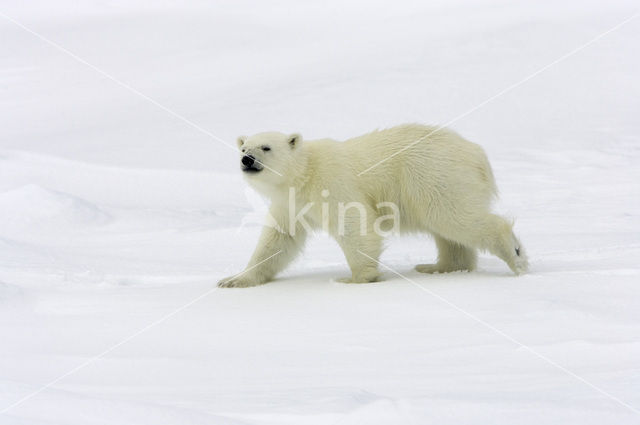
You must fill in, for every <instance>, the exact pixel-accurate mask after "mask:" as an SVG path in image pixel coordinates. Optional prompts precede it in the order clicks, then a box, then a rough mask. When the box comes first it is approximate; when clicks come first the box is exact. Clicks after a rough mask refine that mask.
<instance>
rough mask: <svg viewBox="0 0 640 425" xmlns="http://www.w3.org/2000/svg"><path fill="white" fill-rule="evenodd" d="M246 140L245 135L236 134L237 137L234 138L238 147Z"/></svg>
mask: <svg viewBox="0 0 640 425" xmlns="http://www.w3.org/2000/svg"><path fill="white" fill-rule="evenodd" d="M246 141H247V136H238V138H237V139H236V143H237V144H238V147H239V148H241V147H242V145H244V142H246Z"/></svg>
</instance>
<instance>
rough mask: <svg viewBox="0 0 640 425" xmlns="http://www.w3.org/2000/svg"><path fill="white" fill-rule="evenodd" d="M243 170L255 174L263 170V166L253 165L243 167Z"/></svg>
mask: <svg viewBox="0 0 640 425" xmlns="http://www.w3.org/2000/svg"><path fill="white" fill-rule="evenodd" d="M242 171H243V172H245V173H249V174H255V173H258V172H260V171H262V168H256V167H255V166H253V165H252V166H251V167H242Z"/></svg>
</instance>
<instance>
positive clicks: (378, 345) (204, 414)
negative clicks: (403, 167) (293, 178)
mask: <svg viewBox="0 0 640 425" xmlns="http://www.w3.org/2000/svg"><path fill="white" fill-rule="evenodd" d="M0 6H1V7H0V12H2V13H3V14H6V15H7V16H10V17H11V18H13V19H15V20H17V21H18V22H20V23H22V24H23V25H25V26H27V27H28V28H30V29H32V30H34V31H36V32H37V33H39V34H41V35H42V36H43V37H46V38H47V39H49V40H51V41H53V42H54V43H56V44H58V45H60V46H62V47H63V48H65V49H68V50H69V51H70V52H72V53H73V54H76V55H78V57H80V58H82V59H83V60H85V61H87V62H88V63H90V64H92V65H94V66H96V67H98V68H99V69H101V70H103V71H104V72H106V73H107V74H109V75H111V76H113V77H114V78H116V79H118V80H120V81H122V82H124V83H125V84H128V85H129V86H131V87H133V88H135V89H136V90H138V91H140V92H141V93H143V94H145V95H147V96H149V97H150V98H151V99H153V100H154V101H156V102H158V103H159V104H161V105H163V106H165V107H166V108H168V109H170V110H172V111H175V112H176V113H177V114H179V115H181V116H183V117H185V118H186V119H188V120H189V121H191V122H192V123H194V124H195V125H197V126H200V127H202V128H204V129H206V130H207V131H208V132H211V133H212V134H215V135H216V136H218V137H220V138H222V139H224V140H227V141H230V142H231V143H232V144H233V140H234V138H235V137H236V136H237V135H239V134H250V133H253V132H257V131H263V130H272V129H273V130H282V131H299V132H301V133H302V134H303V135H304V136H305V137H306V138H308V139H312V138H315V137H334V138H338V139H343V138H346V137H349V136H353V135H358V134H361V133H364V132H366V131H370V130H372V129H374V128H376V127H385V126H390V125H394V124H399V123H403V122H412V121H416V122H423V123H428V124H439V123H445V122H448V121H449V120H451V119H453V118H455V117H456V116H458V115H460V114H462V113H464V112H466V111H468V110H469V109H471V108H473V107H474V106H476V105H477V104H479V103H480V102H482V101H484V100H485V99H487V98H489V97H491V96H493V95H494V94H496V93H498V92H500V91H501V90H503V89H504V88H505V87H508V86H509V85H511V84H514V83H516V82H518V81H520V80H522V79H523V78H525V77H527V76H528V75H530V74H531V73H533V72H535V71H537V70H538V69H540V68H542V67H543V66H545V65H547V64H549V63H550V62H552V61H554V60H556V59H558V58H559V57H561V56H563V55H565V54H566V53H568V52H570V51H572V50H573V49H575V48H576V47H578V46H581V45H582V44H584V43H585V42H587V41H589V40H591V39H593V38H594V37H596V36H598V35H599V34H601V33H603V32H604V31H606V30H608V29H610V28H612V27H614V26H615V25H617V24H618V23H620V22H622V21H623V20H625V19H626V18H629V17H630V16H632V15H633V14H634V13H636V10H637V6H638V5H637V2H634V1H607V2H605V1H581V2H577V1H571V2H552V1H525V2H505V1H496V0H481V1H474V2H466V1H460V0H455V1H443V0H442V1H436V2H420V1H415V2H405V1H395V2H393V3H388V2H381V1H369V2H366V3H357V2H356V3H352V2H343V1H333V0H331V1H323V2H315V3H309V2H294V1H289V0H282V1H278V2H274V3H272V4H266V3H253V2H246V1H233V2H231V1H229V2H226V1H225V2H222V1H221V2H205V1H202V2H200V1H193V2H189V3H188V4H184V3H183V2H178V1H171V0H168V1H162V2H148V3H143V2H139V1H124V0H110V1H106V2H75V1H71V0H60V1H56V2H49V1H45V0H34V1H29V2H21V1H17V0H3V1H2V2H1V3H0ZM639 37H640V19H634V20H632V21H630V22H629V23H627V24H626V25H624V26H622V27H620V28H619V29H617V30H615V31H613V32H611V33H609V34H607V35H605V36H604V37H602V38H601V39H599V40H597V41H596V42H594V43H593V44H592V45H590V46H588V47H587V48H585V49H584V50H581V51H579V52H577V53H576V54H575V55H572V56H571V57H569V58H567V59H566V60H563V61H562V62H560V63H558V64H556V65H554V66H552V67H550V68H549V69H547V70H545V71H544V72H542V73H540V74H539V75H537V76H535V77H534V78H532V79H531V80H529V81H527V82H526V83H524V84H523V85H521V86H518V87H517V88H514V89H513V90H511V91H509V92H508V93H506V94H504V95H502V96H500V97H499V98H497V99H495V100H493V101H492V102H490V103H488V104H487V105H485V106H484V107H482V108H480V109H479V110H477V111H474V112H473V113H471V114H469V115H467V116H465V117H464V118H463V119H461V120H459V121H457V122H456V123H455V124H454V125H452V127H453V128H454V129H456V130H458V131H460V132H461V133H462V134H464V135H465V136H466V137H468V138H470V139H471V140H474V141H476V142H478V143H480V144H482V145H483V146H484V147H485V148H486V150H487V152H488V154H489V156H490V158H491V160H492V163H493V166H494V169H495V174H496V178H497V180H498V186H499V187H500V190H501V201H500V203H499V205H498V209H499V211H501V212H503V213H505V214H507V215H510V216H513V217H517V224H516V230H517V232H518V234H519V235H520V237H521V239H522V240H523V242H524V243H525V246H526V247H527V250H528V253H529V255H530V257H531V263H532V270H531V273H530V274H528V275H525V276H522V277H514V276H512V275H511V273H510V272H509V271H508V269H507V267H506V266H505V265H504V264H503V263H501V262H500V261H499V260H497V259H496V258H493V257H490V256H483V257H482V258H481V261H480V269H479V271H477V272H474V273H469V274H460V273H458V274H450V275H436V276H428V275H420V274H418V273H416V272H414V271H413V270H412V267H413V266H414V265H415V264H417V263H419V262H425V261H429V260H431V259H433V258H434V257H435V255H436V252H435V249H434V246H433V243H432V241H430V240H428V239H427V238H420V237H414V238H403V239H398V240H393V241H390V243H389V249H388V250H387V251H386V252H385V254H384V256H383V258H382V261H383V262H384V263H385V264H388V265H389V266H391V267H392V268H393V269H395V270H397V271H399V272H400V273H402V274H404V275H406V276H407V277H408V278H409V279H411V280H413V281H414V282H415V283H416V284H417V285H420V286H421V287H422V290H421V288H419V287H417V286H416V285H415V284H414V283H411V282H409V281H407V280H404V279H402V278H400V277H398V276H397V275H395V274H394V273H392V272H389V271H387V272H386V273H385V276H386V280H385V281H384V282H381V283H376V284H370V285H344V284H339V283H336V282H335V281H333V280H332V279H333V278H335V277H341V276H344V275H346V274H347V273H348V271H347V267H346V264H345V261H344V259H343V257H342V255H341V253H340V252H339V249H338V247H337V245H336V244H335V243H334V242H333V241H331V240H330V239H328V238H327V237H325V236H322V235H319V236H317V237H316V238H314V239H313V240H312V241H311V242H310V244H309V246H308V248H307V250H306V252H305V255H304V256H303V257H302V258H301V259H300V260H299V261H298V262H296V263H295V265H294V266H293V267H292V268H291V269H289V270H288V271H287V272H286V273H285V274H284V275H283V276H282V277H280V278H279V279H278V280H277V281H275V282H273V283H270V284H268V285H265V286H261V287H257V288H252V289H246V290H223V289H215V283H216V281H217V280H218V279H219V278H221V277H223V276H226V275H229V274H232V273H235V272H237V271H240V270H241V269H242V268H243V266H244V265H245V263H246V261H247V260H248V257H249V255H250V251H251V250H252V249H253V246H254V244H255V241H256V239H257V237H258V233H259V224H258V223H259V217H260V215H261V211H263V210H264V205H262V202H261V201H260V199H259V198H257V197H256V195H255V194H253V193H252V192H250V191H248V190H246V187H245V185H244V184H243V183H242V180H241V176H240V175H239V171H238V170H237V168H238V164H237V157H236V153H235V152H234V151H233V149H230V148H229V147H228V146H224V145H223V144H222V143H220V142H219V141H217V140H214V139H213V138H212V137H210V136H209V135H207V134H204V133H202V132H200V131H198V130H197V129H195V128H194V127H193V126H190V125H189V124H187V123H186V122H185V121H182V120H180V119H178V118H176V116H172V115H171V114H170V113H168V112H167V111H165V110H163V109H161V108H160V107H158V106H157V105H156V104H153V103H152V102H150V101H149V100H148V99H144V98H142V97H140V96H139V95H136V94H134V93H132V92H131V91H129V90H127V89H125V88H124V87H123V86H122V85H118V84H117V83H116V82H114V81H113V80H111V79H109V78H107V77H106V76H105V75H103V74H100V73H99V72H97V71H96V70H94V69H92V68H90V67H89V66H87V65H86V64H83V63H80V62H78V61H77V60H75V59H74V58H72V57H70V56H69V55H68V54H65V53H64V52H62V51H61V50H59V49H56V48H55V47H54V46H52V45H51V44H47V43H46V42H44V41H43V40H42V39H39V38H38V37H36V36H35V35H34V34H32V33H29V32H28V31H26V30H25V29H23V28H20V27H19V26H18V25H16V24H15V23H12V22H10V21H9V20H8V19H7V18H6V17H3V16H0V38H1V39H2V42H1V43H0V128H2V131H1V132H0V411H2V412H3V413H1V414H0V423H2V424H12V425H13V424H29V425H37V424H64V425H71V424H82V425H87V424H180V425H187V424H257V425H263V424H274V425H275V424H296V425H298V424H300V425H307V424H343V425H344V424H424V423H438V424H454V423H456V424H457V423H459V424H551V423H556V424H568V423H575V424H605V423H608V424H613V423H615V424H627V423H629V424H630V423H640V287H639V283H640V279H639V277H640V266H639V264H638V263H639V259H640V220H639V219H640V201H639V199H640V183H639V181H640V168H639V165H640V161H639V160H640V143H639V142H640V138H639V135H640V120H638V113H639V112H640V83H639V81H640V80H639V78H638V75H640V59H639V58H640V55H638V52H639V50H638V40H639V39H640V38H639ZM439 297H441V298H439ZM448 303H452V304H453V305H455V306H457V307H459V309H461V310H463V311H465V312H467V313H468V314H465V313H463V312H462V311H461V310H458V309H456V308H454V307H453V306H452V305H451V304H448ZM469 315H471V316H473V317H475V318H477V319H478V320H479V321H477V320H474V319H473V318H472V317H471V316H469ZM96 356H99V357H98V358H96ZM49 383H52V384H51V385H49V386H47V387H46V388H44V389H43V386H44V385H47V384H49ZM34 392H36V393H35V394H34ZM24 397H28V398H26V399H23V398H24ZM20 400H23V401H21V402H20V403H18V404H16V403H17V402H18V401H20ZM634 410H635V411H634Z"/></svg>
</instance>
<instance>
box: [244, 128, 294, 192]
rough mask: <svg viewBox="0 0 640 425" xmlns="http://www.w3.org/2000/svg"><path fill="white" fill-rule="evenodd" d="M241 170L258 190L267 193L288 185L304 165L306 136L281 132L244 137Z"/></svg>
mask: <svg viewBox="0 0 640 425" xmlns="http://www.w3.org/2000/svg"><path fill="white" fill-rule="evenodd" d="M237 143H238V148H239V149H240V169H241V170H242V173H243V174H244V176H245V178H246V179H247V181H248V182H249V184H251V185H252V186H253V187H254V188H255V189H257V190H258V191H260V192H263V193H265V192H266V193H265V194H268V192H269V191H271V190H272V189H275V188H276V187H278V186H282V185H286V184H287V183H288V182H289V181H290V179H291V178H292V177H294V178H295V175H296V173H297V172H298V171H297V170H299V169H300V168H301V167H303V166H304V165H303V164H302V162H303V155H301V154H300V151H301V149H300V148H301V146H300V145H301V144H302V136H300V135H299V134H295V133H294V134H284V133H278V132H267V133H259V134H256V135H253V136H249V137H247V136H240V137H238V140H237Z"/></svg>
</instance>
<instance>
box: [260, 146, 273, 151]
mask: <svg viewBox="0 0 640 425" xmlns="http://www.w3.org/2000/svg"><path fill="white" fill-rule="evenodd" d="M262 150H263V151H265V152H269V151H270V150H271V148H270V147H269V146H263V147H262Z"/></svg>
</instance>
